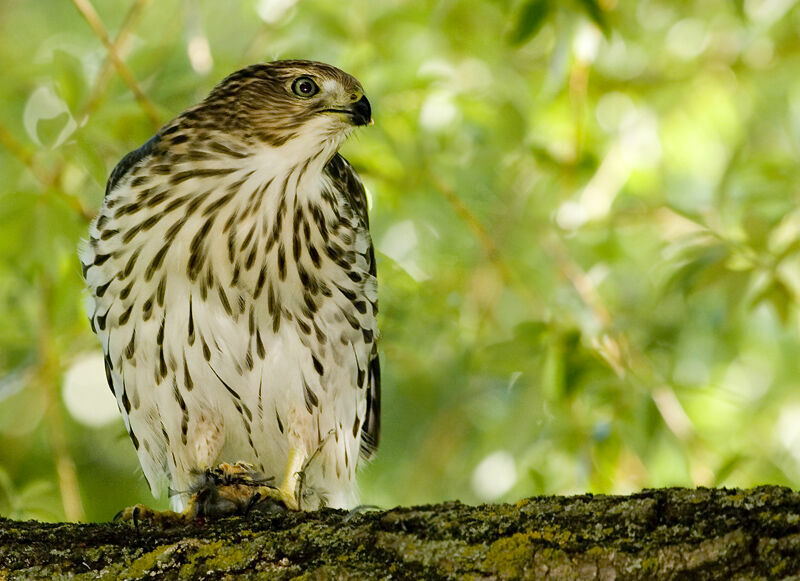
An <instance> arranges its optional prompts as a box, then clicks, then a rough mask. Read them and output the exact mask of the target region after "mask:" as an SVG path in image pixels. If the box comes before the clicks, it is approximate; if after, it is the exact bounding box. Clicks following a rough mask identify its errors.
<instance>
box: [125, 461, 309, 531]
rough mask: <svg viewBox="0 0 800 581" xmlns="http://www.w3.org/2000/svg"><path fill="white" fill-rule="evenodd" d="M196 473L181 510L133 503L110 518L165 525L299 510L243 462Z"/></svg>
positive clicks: (291, 500) (291, 497)
mask: <svg viewBox="0 0 800 581" xmlns="http://www.w3.org/2000/svg"><path fill="white" fill-rule="evenodd" d="M199 476H200V477H199V478H198V485H197V488H196V489H195V490H193V491H191V495H190V497H189V501H188V502H187V504H186V507H185V508H184V509H183V510H182V511H180V512H175V511H172V510H164V511H158V510H154V509H151V508H148V507H146V506H144V505H142V504H136V505H134V506H129V507H128V508H125V509H123V510H122V511H120V512H119V513H118V514H117V515H116V516H115V517H114V520H115V521H124V522H131V523H133V524H134V526H137V527H138V525H139V523H147V524H150V525H153V526H159V527H162V528H166V527H169V526H179V525H186V524H189V523H192V522H194V521H197V520H204V519H213V518H220V517H225V516H231V515H246V514H248V513H250V512H252V511H256V512H276V511H285V510H286V509H290V510H298V509H299V502H298V500H297V498H296V497H295V496H294V495H291V496H290V495H288V494H287V493H286V492H285V491H284V490H282V489H281V488H278V487H276V486H273V485H272V484H271V481H272V479H271V478H265V477H264V475H263V474H261V473H260V472H258V471H257V470H256V469H255V467H254V466H253V465H251V464H249V463H247V462H237V463H236V464H228V463H222V464H220V465H219V466H217V467H216V468H209V469H207V470H206V471H205V472H203V473H202V474H201V475H199Z"/></svg>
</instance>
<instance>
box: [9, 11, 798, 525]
mask: <svg viewBox="0 0 800 581" xmlns="http://www.w3.org/2000/svg"><path fill="white" fill-rule="evenodd" d="M82 5H83V3H77V4H74V3H67V2H60V1H56V0H46V1H40V2H35V3H34V2H27V3H24V2H13V1H12V2H5V3H2V4H0V62H2V64H3V71H4V73H3V77H4V81H3V83H2V84H0V101H2V103H4V107H3V108H2V110H0V175H2V176H3V182H2V186H0V320H2V321H3V324H2V325H0V376H2V377H3V379H2V380H0V514H4V515H9V514H10V515H12V516H16V517H20V516H36V517H39V518H54V519H58V518H63V517H64V516H65V515H66V516H69V517H73V518H74V517H77V516H80V515H81V507H80V504H81V502H82V505H83V509H84V510H85V513H84V514H85V515H86V517H87V518H89V519H93V520H98V519H107V518H109V517H110V516H112V515H113V514H114V513H115V512H116V511H117V510H118V509H119V508H121V507H122V506H123V505H127V504H132V503H134V502H139V501H144V502H150V499H149V492H148V491H147V488H146V486H145V484H144V482H143V479H142V477H141V476H139V475H138V469H137V461H136V458H135V454H134V452H133V449H132V446H131V445H130V443H129V442H128V441H127V440H126V439H125V435H124V432H123V429H122V424H121V420H119V419H118V418H117V419H115V420H114V421H111V422H110V423H107V422H104V421H102V417H101V415H99V414H100V411H96V410H99V408H100V407H101V405H100V404H101V400H103V398H106V400H107V399H108V397H109V395H108V393H107V391H104V390H105V388H103V387H99V388H98V386H97V381H94V383H92V381H90V380H91V379H92V378H91V377H88V375H90V374H88V375H87V374H85V373H83V372H81V373H78V374H77V375H78V376H81V377H82V374H83V375H86V377H88V379H87V381H88V383H90V384H92V385H90V386H89V387H87V388H86V390H84V391H81V390H80V389H78V388H77V387H75V384H76V381H77V380H76V379H75V375H76V374H75V372H73V374H72V376H70V373H69V372H70V370H71V369H72V370H74V369H76V367H75V365H76V364H77V363H80V362H81V361H84V360H85V358H86V355H87V354H92V353H97V352H98V351H99V345H98V344H97V342H96V340H95V338H94V337H93V336H92V334H91V332H90V330H89V326H88V323H87V321H86V319H85V315H84V313H83V310H82V284H81V278H80V268H79V264H78V260H77V257H76V248H77V245H78V243H79V241H80V239H81V238H82V237H83V236H85V233H86V228H87V226H88V218H89V217H90V216H91V214H92V212H93V211H94V209H95V208H97V207H98V206H99V204H100V202H101V200H102V196H103V188H104V183H105V180H106V178H107V175H108V173H109V171H110V169H111V168H112V167H113V166H114V164H115V163H116V162H117V161H118V160H119V159H120V158H121V157H122V156H123V155H124V154H125V153H126V152H128V151H130V150H131V149H134V148H136V147H138V146H139V145H140V144H142V143H143V142H144V141H146V140H147V139H148V137H149V136H150V135H151V134H152V132H153V131H154V128H155V124H154V122H153V117H158V118H159V119H160V121H162V122H163V121H166V120H167V119H168V118H169V117H171V116H172V115H175V114H177V113H179V112H180V111H181V110H183V109H184V108H186V107H187V106H189V105H191V104H193V103H195V102H196V101H197V100H199V99H201V98H202V97H203V96H204V95H205V94H206V93H207V92H208V90H210V88H211V87H212V86H213V85H214V84H215V83H216V82H217V81H218V80H219V79H221V78H222V77H223V76H225V75H226V74H228V73H229V72H231V71H233V70H235V69H237V68H240V67H242V66H245V65H247V64H250V63H252V62H255V61H259V60H268V59H272V58H293V57H296V58H311V59H316V60H322V61H326V62H330V63H332V64H335V65H337V66H339V67H341V68H343V69H344V70H347V71H348V72H351V73H352V74H354V75H355V76H356V77H357V78H359V79H360V80H361V82H362V83H363V85H364V87H365V88H366V91H367V94H368V96H369V98H370V100H371V102H372V104H373V110H374V116H375V121H376V124H375V126H373V127H370V128H367V129H364V130H362V131H360V132H359V134H358V135H357V137H356V138H354V139H352V140H351V141H350V142H349V143H348V144H347V145H346V146H345V148H344V154H345V155H346V156H347V157H348V158H349V159H350V160H351V161H352V163H353V164H354V165H355V166H356V167H357V168H358V170H359V171H360V172H361V174H362V176H363V178H364V181H365V183H366V185H367V187H368V189H369V193H370V197H371V202H372V209H371V216H372V218H371V219H372V230H373V236H374V239H375V242H376V246H377V250H378V260H379V276H380V285H381V286H380V297H381V298H380V300H381V318H380V325H381V329H382V339H381V341H382V342H381V346H382V354H383V366H384V399H383V405H384V411H383V414H384V415H383V427H384V431H383V439H382V443H381V448H380V450H379V454H378V456H377V459H376V460H375V461H374V462H373V463H372V464H371V465H370V466H368V467H367V468H366V469H365V470H364V471H363V474H362V478H361V483H362V491H363V500H364V501H365V502H368V503H375V504H380V505H384V506H391V505H394V504H399V503H421V502H428V501H436V500H441V499H445V498H460V499H462V500H465V501H470V502H475V501H480V500H494V499H507V500H508V499H515V498H519V497H522V496H528V495H532V494H537V493H567V492H576V491H593V492H625V491H630V490H635V489H639V488H642V487H646V486H663V485H694V484H709V485H740V486H747V485H752V484H756V483H764V482H771V483H775V484H790V485H791V484H795V483H796V482H797V481H798V479H799V478H800V427H797V426H800V395H798V394H800V389H798V387H799V386H798V374H797V354H798V352H799V351H800V336H798V322H800V321H799V320H798V309H797V304H798V296H800V252H798V251H799V250H800V234H799V233H800V211H799V210H798V204H797V202H798V191H799V190H798V186H797V184H798V183H800V164H798V152H800V82H799V81H798V80H797V70H798V68H797V67H798V62H800V41H798V38H797V30H798V28H800V8H796V7H791V6H793V5H792V4H786V3H769V2H744V3H742V2H724V1H722V0H716V1H712V2H700V1H694V2H682V3H677V4H676V3H670V2H665V1H656V0H648V1H646V2H612V1H607V0H600V1H594V0H591V1H590V0H574V1H572V2H566V3H561V2H553V1H550V0H522V1H520V2H508V1H506V2H492V1H489V0H486V1H476V2H466V1H462V2H441V3H425V2H418V3H394V2H385V3H376V2H366V1H364V0H357V1H356V2H353V3H349V4H348V5H347V6H346V7H344V6H342V5H340V4H337V3H330V2H324V1H323V0H309V1H306V2H302V3H297V4H293V3H292V2H274V1H268V0H258V1H257V0H252V1H250V0H248V1H243V2H240V3H227V2H223V3H220V2H181V1H178V0H165V1H163V2H157V3H147V2H133V1H131V2H120V1H118V0H114V1H112V0H102V1H101V0H97V1H96V2H95V8H96V9H97V11H98V14H99V19H100V21H101V22H102V23H103V24H104V26H105V27H106V28H107V29H108V31H109V35H110V37H111V39H112V40H113V39H115V38H117V36H118V35H120V34H121V36H122V39H121V41H120V42H119V45H118V46H117V49H118V50H119V54H120V57H121V59H122V61H124V62H125V63H126V65H127V67H128V69H129V70H130V72H131V74H132V77H133V78H134V79H135V81H136V86H135V87H133V86H131V85H130V83H129V82H127V81H125V80H124V76H123V75H120V74H119V72H118V71H116V70H115V67H114V66H113V64H111V63H110V62H109V61H108V60H107V52H106V50H105V48H104V47H103V44H102V42H101V41H100V40H99V38H98V37H97V35H96V34H95V32H93V30H92V28H91V27H90V26H89V25H88V24H87V21H86V20H85V19H84V17H83V16H82V14H81V11H80V10H79V9H78V6H82ZM790 7H791V8H790ZM784 10H786V11H785V12H784ZM209 57H210V58H209ZM134 89H136V90H137V91H140V92H141V94H140V96H139V97H138V98H137V97H136V96H135V94H134V91H133V90H134ZM78 369H83V368H78ZM86 377H84V379H86ZM70 378H71V379H70ZM99 381H100V384H102V376H101V378H100V380H99ZM77 382H78V383H80V382H79V381H77ZM92 389H94V390H98V389H99V391H92ZM81 398H83V399H81ZM76 409H77V410H78V411H76ZM81 410H83V411H84V413H83V414H81V413H80V412H81ZM95 412H96V413H95ZM92 414H95V415H94V416H93V415H92ZM87 415H88V416H89V417H88V418H87ZM98 418H100V419H98ZM70 474H74V475H75V476H76V478H77V479H76V481H75V483H71V481H70V477H69V475H70ZM42 483H48V486H46V487H45V486H43V485H42ZM78 491H80V495H79V496H78V494H77V493H78ZM160 502H161V503H162V505H163V504H164V502H165V501H164V499H162V500H161V501H160Z"/></svg>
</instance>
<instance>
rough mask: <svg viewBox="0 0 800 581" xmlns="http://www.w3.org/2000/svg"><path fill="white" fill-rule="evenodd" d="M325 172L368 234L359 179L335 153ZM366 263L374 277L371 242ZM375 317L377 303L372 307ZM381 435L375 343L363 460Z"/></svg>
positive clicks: (369, 374)
mask: <svg viewBox="0 0 800 581" xmlns="http://www.w3.org/2000/svg"><path fill="white" fill-rule="evenodd" d="M325 172H326V173H327V174H328V176H329V177H330V179H331V181H332V182H333V184H334V186H335V187H336V189H337V190H338V191H339V192H341V193H342V194H344V195H345V196H346V198H347V200H348V202H349V203H350V206H351V207H352V208H353V209H354V210H355V213H356V214H357V215H358V216H359V218H360V219H361V223H362V225H363V227H364V229H365V230H366V231H369V216H368V214H367V194H366V191H365V190H364V185H363V184H362V183H361V179H360V178H359V177H358V174H357V173H356V171H355V170H354V169H353V167H352V166H351V165H350V164H349V163H348V162H347V160H346V159H345V158H344V157H342V156H341V155H339V154H338V153H337V154H336V155H334V156H333V158H332V159H331V161H330V162H328V165H327V166H326V168H325ZM367 259H368V261H369V273H370V274H371V275H372V276H373V277H375V276H377V269H376V265H375V247H374V245H373V244H372V242H370V245H369V252H368V256H367ZM375 312H376V313H377V302H376V304H375ZM380 431H381V364H380V359H379V357H378V346H377V342H375V341H373V342H372V351H371V352H370V357H369V362H368V364H367V413H366V416H365V418H364V423H363V424H362V426H361V456H362V457H363V458H365V459H369V458H371V457H372V456H373V455H374V454H375V451H376V450H377V449H378V441H379V439H380Z"/></svg>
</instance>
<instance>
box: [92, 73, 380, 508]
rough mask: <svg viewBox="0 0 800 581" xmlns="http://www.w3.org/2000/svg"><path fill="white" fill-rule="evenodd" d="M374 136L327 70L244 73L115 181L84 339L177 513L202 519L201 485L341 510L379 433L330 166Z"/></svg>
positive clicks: (366, 115) (367, 273)
mask: <svg viewBox="0 0 800 581" xmlns="http://www.w3.org/2000/svg"><path fill="white" fill-rule="evenodd" d="M371 123H372V118H371V108H370V103H369V101H368V100H367V98H366V96H365V95H364V91H363V89H362V87H361V84H360V83H359V82H358V81H357V80H356V79H355V78H353V77H352V76H350V75H348V74H346V73H344V72H343V71H341V70H339V69H337V68H335V67H332V66H330V65H326V64H323V63H318V62H310V61H301V60H287V61H276V62H270V63H265V64H256V65H253V66H250V67H247V68H244V69H242V70H239V71H237V72H235V73H233V74H231V75H230V76H228V77H227V78H225V79H224V80H223V81H222V82H221V83H220V84H219V85H217V86H216V87H215V88H214V89H213V90H212V91H211V93H210V94H209V96H208V97H207V98H206V99H205V100H204V101H202V102H201V103H200V104H198V105H195V106H193V107H191V108H189V109H187V110H186V111H185V112H183V113H182V114H180V115H179V116H178V117H176V118H175V119H173V120H172V121H170V122H169V123H167V124H166V125H164V127H162V128H161V129H160V130H159V131H158V132H157V133H156V134H155V135H154V136H153V137H152V138H151V139H150V140H149V141H147V143H145V144H144V145H142V146H141V147H140V148H139V149H137V150H135V151H133V152H131V153H129V154H128V155H126V156H125V157H124V158H123V159H122V160H121V161H120V162H119V164H118V165H117V166H116V167H115V168H114V170H113V171H112V173H111V176H110V178H109V180H108V184H107V186H106V192H105V198H104V202H103V206H102V208H101V209H100V211H99V213H98V215H97V217H96V219H95V220H94V221H93V223H92V225H91V227H90V229H89V239H88V243H86V244H85V245H84V247H83V248H82V249H81V252H80V257H81V264H82V268H83V276H84V278H85V281H86V285H87V287H88V290H89V295H90V297H89V301H88V303H89V305H88V310H89V316H90V322H91V327H92V330H93V331H94V332H95V333H96V334H97V336H98V338H99V339H100V342H101V343H102V347H103V351H104V353H105V366H106V375H107V378H108V384H109V386H110V387H111V390H112V392H113V393H114V395H115V396H116V399H117V403H118V404H119V408H120V410H121V412H122V416H123V418H124V421H125V426H126V428H127V431H128V434H129V435H130V438H131V441H132V442H133V445H134V447H135V448H136V452H137V454H138V458H139V461H140V463H141V466H142V469H143V471H144V474H145V477H146V478H147V481H148V483H149V485H150V487H151V490H152V491H153V493H154V495H157V494H158V492H159V491H160V490H162V489H163V486H164V484H167V485H168V486H169V489H170V491H171V494H172V506H173V508H174V509H175V510H177V511H183V512H184V514H185V513H186V511H193V514H194V515H197V514H199V513H203V512H211V511H213V510H214V508H213V506H210V505H209V504H208V502H206V504H205V505H202V504H199V503H198V494H199V492H198V491H200V490H201V489H202V490H205V491H206V492H207V491H208V485H211V486H212V487H213V486H224V485H231V486H232V487H233V488H236V489H237V490H242V489H244V490H251V491H252V490H258V491H259V492H258V493H257V494H256V495H255V496H257V495H258V494H260V495H261V496H262V497H263V496H264V491H265V490H266V491H267V492H266V494H267V496H269V497H271V498H273V499H277V500H279V501H280V502H282V503H283V504H284V505H285V506H286V507H287V508H289V509H294V510H301V509H308V508H316V507H319V506H332V507H351V506H353V505H354V504H355V503H356V485H355V472H356V468H357V466H358V464H359V459H360V458H362V459H363V458H369V457H371V456H372V455H373V454H374V452H375V449H376V447H377V445H378V435H379V428H380V367H379V361H378V352H377V347H376V338H377V333H378V331H377V328H376V320H375V317H376V312H377V305H378V300H377V283H376V272H375V255H374V250H373V245H372V241H371V238H370V233H369V223H368V218H367V202H366V195H365V191H364V186H363V185H362V183H361V180H360V179H359V177H358V174H356V172H355V170H354V169H353V168H352V167H351V166H350V164H349V163H348V162H347V161H346V160H345V159H344V158H343V157H342V156H341V155H340V154H339V153H338V149H339V147H340V145H342V143H343V142H344V140H345V139H346V137H347V136H348V135H349V134H350V133H351V132H352V131H353V129H354V128H356V127H359V126H363V125H368V124H371ZM237 485H241V486H238V488H237ZM208 496H209V495H208V494H206V498H208ZM211 496H212V497H213V498H215V499H216V500H217V505H218V506H217V508H220V507H223V508H224V506H227V504H231V503H233V504H235V505H236V506H239V504H237V503H238V500H236V499H235V498H234V497H235V496H236V495H235V494H234V495H231V494H228V495H227V497H226V498H222V499H220V498H219V497H220V495H219V494H217V493H216V492H214V493H213V494H212V495H211ZM223 496H225V495H223ZM246 500H247V499H246ZM247 502H250V503H252V502H253V498H251V499H249V500H247ZM226 503H227V504H226ZM223 505H224V506H223Z"/></svg>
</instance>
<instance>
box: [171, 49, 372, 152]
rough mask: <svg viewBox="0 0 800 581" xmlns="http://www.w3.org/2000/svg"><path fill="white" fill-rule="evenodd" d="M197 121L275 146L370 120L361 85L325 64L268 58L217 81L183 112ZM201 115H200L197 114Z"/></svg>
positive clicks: (343, 131)
mask: <svg viewBox="0 0 800 581" xmlns="http://www.w3.org/2000/svg"><path fill="white" fill-rule="evenodd" d="M186 115H189V116H191V117H195V118H198V119H197V120H198V121H201V120H204V121H205V122H203V121H201V122H200V123H198V125H201V126H204V127H209V128H211V127H213V128H215V129H221V130H225V131H240V132H243V133H244V135H243V137H246V138H249V139H253V138H254V139H256V140H258V141H262V142H265V143H267V144H269V145H272V146H280V145H282V144H284V143H286V142H287V141H289V140H291V139H293V138H294V137H296V136H298V135H300V134H301V133H302V134H304V136H305V137H308V133H309V132H311V133H313V134H315V135H318V136H319V137H320V138H321V139H337V138H338V139H344V137H346V135H347V134H348V133H349V131H350V130H351V129H352V128H353V127H356V126H359V125H367V124H369V123H371V121H372V110H371V107H370V104H369V101H368V100H367V98H366V96H365V95H364V89H363V88H362V87H361V84H360V83H359V82H358V81H357V80H356V79H355V78H353V77H352V76H350V75H348V74H347V73H345V72H344V71H341V70H339V69H337V68H336V67H332V66H330V65H327V64H324V63H319V62H313V61H302V60H287V61H274V62H270V63H263V64H257V65H252V66H249V67H247V68H244V69H241V70H239V71H237V72H235V73H233V74H231V75H229V76H228V77H227V78H225V79H224V80H223V81H222V82H221V83H220V84H219V85H217V86H216V87H215V88H214V90H213V91H212V92H211V94H210V95H209V96H208V97H207V98H206V100H205V101H203V103H201V104H200V105H198V106H197V107H194V108H192V109H190V110H189V111H187V112H186V114H184V116H186ZM203 118H205V119H203Z"/></svg>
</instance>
